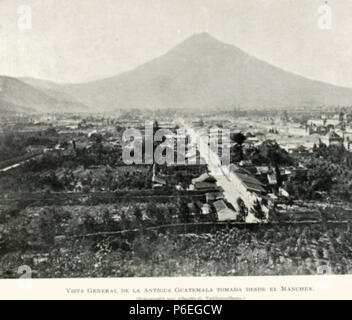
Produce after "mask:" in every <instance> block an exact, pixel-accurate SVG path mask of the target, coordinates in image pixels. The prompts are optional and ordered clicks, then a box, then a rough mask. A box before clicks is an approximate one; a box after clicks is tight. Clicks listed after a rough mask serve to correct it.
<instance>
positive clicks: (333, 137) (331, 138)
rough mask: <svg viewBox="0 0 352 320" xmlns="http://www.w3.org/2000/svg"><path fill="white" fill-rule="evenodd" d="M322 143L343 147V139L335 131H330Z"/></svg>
mask: <svg viewBox="0 0 352 320" xmlns="http://www.w3.org/2000/svg"><path fill="white" fill-rule="evenodd" d="M322 142H323V143H325V144H326V145H327V146H342V144H343V138H342V137H341V136H339V135H338V134H337V133H336V132H335V131H330V132H329V133H328V134H327V135H326V136H325V137H323V139H322Z"/></svg>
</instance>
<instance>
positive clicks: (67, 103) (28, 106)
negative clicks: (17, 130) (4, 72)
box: [0, 76, 87, 113]
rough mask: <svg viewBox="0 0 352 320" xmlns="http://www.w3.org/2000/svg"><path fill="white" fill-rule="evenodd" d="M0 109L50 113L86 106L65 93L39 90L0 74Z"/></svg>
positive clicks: (82, 109) (84, 108) (74, 109)
mask: <svg viewBox="0 0 352 320" xmlns="http://www.w3.org/2000/svg"><path fill="white" fill-rule="evenodd" d="M0 110H2V111H3V112H4V113H5V112H6V113H10V112H14V113H16V112H17V113H18V112H19V113H36V112H37V113H42V112H47V113H52V112H72V111H87V107H86V106H85V105H83V104H82V103H80V102H77V101H76V100H73V99H68V98H67V95H66V94H65V93H60V92H57V91H55V90H49V89H48V90H41V89H37V88H34V87H33V86H31V85H29V84H27V83H25V82H23V81H21V80H19V79H16V78H12V77H5V76H0Z"/></svg>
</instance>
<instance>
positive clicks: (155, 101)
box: [62, 33, 352, 111]
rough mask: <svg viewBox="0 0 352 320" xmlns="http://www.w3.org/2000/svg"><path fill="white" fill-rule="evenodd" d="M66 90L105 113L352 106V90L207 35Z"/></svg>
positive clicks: (188, 40)
mask: <svg viewBox="0 0 352 320" xmlns="http://www.w3.org/2000/svg"><path fill="white" fill-rule="evenodd" d="M62 89H63V90H64V91H65V93H67V94H69V95H71V96H73V97H75V98H76V99H77V100H79V101H81V102H83V103H85V104H88V105H90V106H93V107H94V108H96V109H97V110H99V111H102V110H104V111H106V110H115V109H130V108H153V107H156V108H194V109H216V108H233V107H235V106H242V107H253V108H254V107H262V108H268V107H270V108H271V107H278V108H283V107H290V106H324V105H351V104H352V89H348V88H341V87H337V86H333V85H329V84H326V83H323V82H319V81H313V80H309V79H306V78H304V77H302V76H299V75H295V74H292V73H289V72H286V71H283V70H281V69H279V68H277V67H274V66H272V65H270V64H268V63H266V62H263V61H261V60H258V59H256V58H254V57H252V56H251V55H249V54H247V53H245V52H244V51H242V50H240V49H238V48H236V47H234V46H232V45H228V44H224V43H222V42H220V41H218V40H216V39H215V38H213V37H211V36H210V35H208V34H206V33H202V34H197V35H194V36H192V37H190V38H188V39H186V40H185V41H184V42H182V43H181V44H179V45H178V46H176V47H175V48H173V49H172V50H170V51H169V52H167V53H166V54H165V55H163V56H161V57H158V58H156V59H154V60H152V61H150V62H148V63H146V64H144V65H142V66H139V67H137V68H136V69H134V70H132V71H129V72H126V73H123V74H121V75H119V76H116V77H111V78H107V79H103V80H99V81H93V82H89V83H82V84H74V85H66V86H63V87H62Z"/></svg>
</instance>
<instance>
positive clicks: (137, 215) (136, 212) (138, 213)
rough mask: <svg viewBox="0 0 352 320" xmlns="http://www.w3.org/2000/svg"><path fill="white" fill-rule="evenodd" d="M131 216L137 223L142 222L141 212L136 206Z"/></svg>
mask: <svg viewBox="0 0 352 320" xmlns="http://www.w3.org/2000/svg"><path fill="white" fill-rule="evenodd" d="M133 214H134V216H135V217H136V219H137V220H138V221H142V217H143V214H142V210H141V209H140V208H139V207H138V206H137V207H135V208H134V212H133Z"/></svg>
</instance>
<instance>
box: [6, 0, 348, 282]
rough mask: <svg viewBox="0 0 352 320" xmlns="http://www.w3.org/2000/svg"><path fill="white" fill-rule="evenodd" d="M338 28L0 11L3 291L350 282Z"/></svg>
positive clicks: (171, 0) (313, 0)
mask: <svg viewBox="0 0 352 320" xmlns="http://www.w3.org/2000/svg"><path fill="white" fill-rule="evenodd" d="M351 15H352V2H351V1H349V0H338V1H336V0H335V1H333V0H330V1H320V0H308V1H297V0H296V1H293V0H216V1H215V0H148V1H146V0H60V1H54V0H21V1H17V0H0V278H1V279H7V278H10V279H18V278H20V277H22V278H37V279H52V278H127V277H240V276H242V277H243V276H294V275H296V276H308V275H348V274H351V273H352V60H351V57H352V43H351V32H352V19H351Z"/></svg>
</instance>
